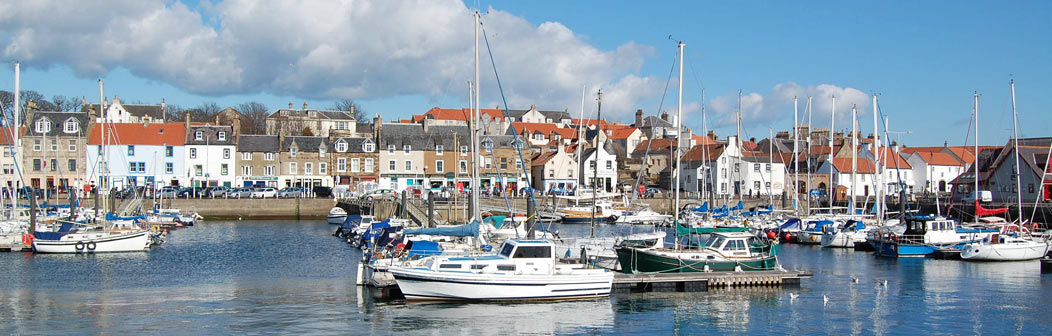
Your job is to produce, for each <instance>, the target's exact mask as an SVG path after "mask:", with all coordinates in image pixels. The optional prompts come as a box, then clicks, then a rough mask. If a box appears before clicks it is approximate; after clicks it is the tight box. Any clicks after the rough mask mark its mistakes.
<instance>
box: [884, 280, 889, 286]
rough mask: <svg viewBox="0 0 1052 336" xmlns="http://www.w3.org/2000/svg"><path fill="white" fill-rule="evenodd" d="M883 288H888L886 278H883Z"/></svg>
mask: <svg viewBox="0 0 1052 336" xmlns="http://www.w3.org/2000/svg"><path fill="white" fill-rule="evenodd" d="M884 288H888V279H884Z"/></svg>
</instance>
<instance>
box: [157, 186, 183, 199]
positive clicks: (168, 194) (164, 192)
mask: <svg viewBox="0 0 1052 336" xmlns="http://www.w3.org/2000/svg"><path fill="white" fill-rule="evenodd" d="M181 189H182V188H180V187H179V186H164V187H161V190H158V191H157V194H158V196H160V197H164V198H173V197H176V195H178V194H179V190H181Z"/></svg>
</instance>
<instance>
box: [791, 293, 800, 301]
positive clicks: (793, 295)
mask: <svg viewBox="0 0 1052 336" xmlns="http://www.w3.org/2000/svg"><path fill="white" fill-rule="evenodd" d="M799 296H800V294H796V293H789V303H793V300H796V298H797V297H799Z"/></svg>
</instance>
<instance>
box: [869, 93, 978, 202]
mask: <svg viewBox="0 0 1052 336" xmlns="http://www.w3.org/2000/svg"><path fill="white" fill-rule="evenodd" d="M973 95H974V96H973V100H974V102H973V103H972V113H974V114H975V152H973V154H974V156H975V162H973V163H972V168H974V169H972V171H974V172H975V174H974V175H975V188H974V189H975V190H972V195H973V197H975V204H976V206H975V221H976V222H979V206H978V204H979V91H975V92H974V93H973ZM885 129H886V128H885Z"/></svg>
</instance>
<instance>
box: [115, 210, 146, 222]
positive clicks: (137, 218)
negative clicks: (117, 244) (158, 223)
mask: <svg viewBox="0 0 1052 336" xmlns="http://www.w3.org/2000/svg"><path fill="white" fill-rule="evenodd" d="M106 220H108V221H112V220H130V221H138V220H146V216H127V217H121V216H117V215H115V214H113V213H112V212H107V213H106Z"/></svg>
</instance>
